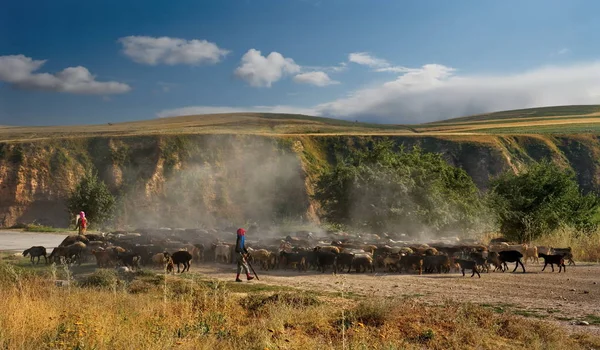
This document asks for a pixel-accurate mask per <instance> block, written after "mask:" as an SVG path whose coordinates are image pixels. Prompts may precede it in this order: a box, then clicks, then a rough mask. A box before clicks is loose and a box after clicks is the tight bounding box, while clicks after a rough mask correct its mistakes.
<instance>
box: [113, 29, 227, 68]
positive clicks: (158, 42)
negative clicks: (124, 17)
mask: <svg viewBox="0 0 600 350" xmlns="http://www.w3.org/2000/svg"><path fill="white" fill-rule="evenodd" d="M118 41H119V43H121V45H123V53H124V54H125V55H126V56H127V57H129V58H131V59H132V60H133V61H134V62H137V63H141V64H147V65H151V66H156V65H158V64H167V65H171V66H172V65H176V64H188V65H199V64H215V63H218V62H220V61H221V59H223V58H224V57H225V56H226V55H227V54H228V53H229V51H228V50H225V49H222V48H220V47H218V46H217V44H215V43H212V42H209V41H206V40H185V39H179V38H170V37H166V36H163V37H159V38H154V37H149V36H126V37H123V38H120V39H119V40H118Z"/></svg>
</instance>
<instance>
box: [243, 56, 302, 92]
mask: <svg viewBox="0 0 600 350" xmlns="http://www.w3.org/2000/svg"><path fill="white" fill-rule="evenodd" d="M298 72H300V66H299V65H297V64H296V63H295V62H294V60H293V59H291V58H285V57H283V56H282V55H281V54H280V53H279V52H271V53H270V54H269V55H268V56H266V57H265V56H263V55H262V54H261V52H260V51H258V50H256V49H250V50H248V52H246V53H245V54H244V56H243V57H242V62H241V65H240V66H239V67H237V68H236V70H235V75H236V76H237V77H239V78H241V79H243V80H245V81H246V82H248V83H249V84H250V85H251V86H254V87H271V85H272V84H273V83H275V82H277V81H278V80H280V79H281V78H282V77H283V76H284V75H286V74H295V73H298Z"/></svg>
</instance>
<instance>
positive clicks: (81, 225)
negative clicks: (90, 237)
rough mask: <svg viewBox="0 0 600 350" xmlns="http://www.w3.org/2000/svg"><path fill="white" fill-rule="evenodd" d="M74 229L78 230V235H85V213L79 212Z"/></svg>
mask: <svg viewBox="0 0 600 350" xmlns="http://www.w3.org/2000/svg"><path fill="white" fill-rule="evenodd" d="M75 229H76V230H79V235H85V231H86V230H87V219H86V218H85V213H84V212H83V211H80V212H79V215H77V223H76V224H75Z"/></svg>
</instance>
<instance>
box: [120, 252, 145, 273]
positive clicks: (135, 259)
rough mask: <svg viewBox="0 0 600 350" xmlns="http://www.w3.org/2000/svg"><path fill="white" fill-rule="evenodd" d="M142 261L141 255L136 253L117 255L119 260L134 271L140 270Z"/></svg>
mask: <svg viewBox="0 0 600 350" xmlns="http://www.w3.org/2000/svg"><path fill="white" fill-rule="evenodd" d="M141 259H142V258H141V257H140V255H139V254H138V253H135V252H126V253H117V260H118V261H120V262H121V263H122V264H123V266H127V267H129V268H131V269H132V270H133V269H136V268H137V269H138V270H139V268H140V265H139V263H140V260H141Z"/></svg>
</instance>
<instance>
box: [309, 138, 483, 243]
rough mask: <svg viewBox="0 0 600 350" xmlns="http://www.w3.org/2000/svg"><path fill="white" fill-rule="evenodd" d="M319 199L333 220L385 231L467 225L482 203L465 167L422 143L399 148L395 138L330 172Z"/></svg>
mask: <svg viewBox="0 0 600 350" xmlns="http://www.w3.org/2000/svg"><path fill="white" fill-rule="evenodd" d="M315 198H316V199H317V200H318V201H319V202H320V203H321V207H322V210H323V212H324V216H325V218H326V219H327V220H329V221H330V222H332V223H336V224H342V225H346V226H350V227H354V228H360V227H368V228H369V229H370V230H374V231H380V232H381V231H387V230H403V231H405V232H406V231H412V230H420V229H427V230H433V231H440V230H458V229H460V230H466V229H469V228H472V227H473V225H474V224H475V222H476V219H477V218H476V216H477V215H478V214H479V213H480V211H481V209H482V208H483V206H482V201H481V199H480V195H479V191H478V189H477V188H476V186H475V184H474V183H473V180H472V179H471V178H470V177H469V176H468V175H467V173H466V172H465V171H464V170H462V169H459V168H455V167H452V166H450V165H449V164H448V163H447V162H446V161H445V160H444V159H443V158H442V156H441V155H440V154H435V153H426V152H423V150H422V149H421V148H419V147H414V148H413V150H412V151H410V152H407V151H405V150H404V149H403V148H400V149H399V150H394V145H393V143H392V142H390V141H383V142H377V143H375V144H374V145H373V146H372V148H371V149H369V150H362V151H356V152H354V153H352V154H351V155H350V156H348V157H347V158H345V159H343V160H342V161H341V162H339V163H338V164H337V165H336V166H335V167H333V169H330V170H327V171H325V172H324V173H323V174H322V175H321V177H320V178H319V181H318V182H317V186H316V191H315Z"/></svg>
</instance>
